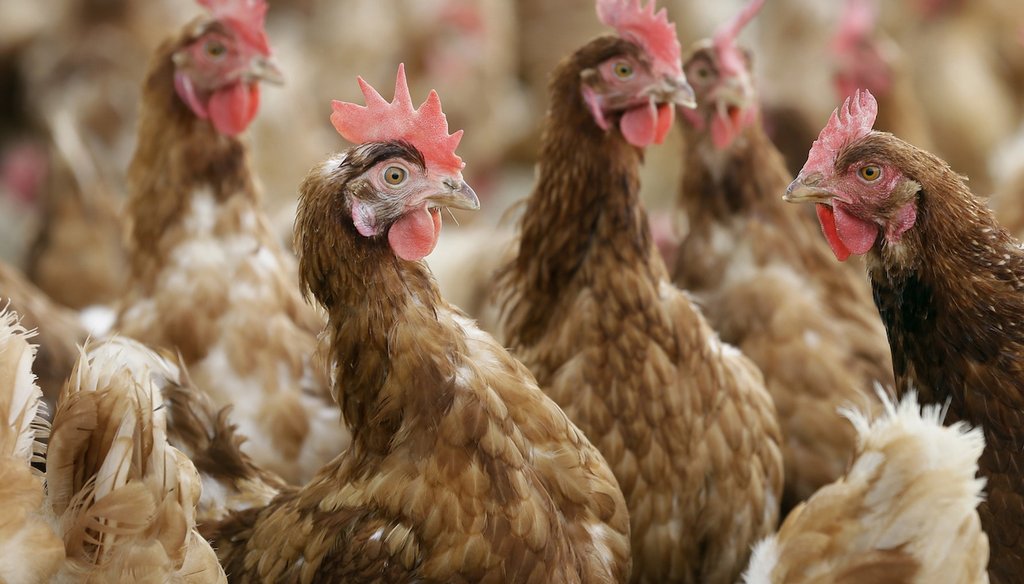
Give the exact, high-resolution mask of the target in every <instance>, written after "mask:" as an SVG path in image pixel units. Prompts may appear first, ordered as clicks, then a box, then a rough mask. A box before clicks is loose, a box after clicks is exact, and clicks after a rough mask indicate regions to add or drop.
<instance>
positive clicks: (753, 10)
mask: <svg viewBox="0 0 1024 584" xmlns="http://www.w3.org/2000/svg"><path fill="white" fill-rule="evenodd" d="M764 3H765V0H750V3H748V4H747V5H746V6H745V7H743V10H740V12H739V13H738V14H737V15H736V16H734V17H732V20H730V21H728V22H726V23H725V24H723V25H722V26H720V27H718V30H716V31H715V34H714V36H713V37H711V42H712V45H714V47H715V52H717V53H718V60H719V64H720V66H721V67H722V69H723V70H724V71H725V72H726V73H729V74H732V75H737V74H739V73H740V72H741V71H744V70H746V64H745V63H744V60H743V56H742V54H741V53H740V50H739V47H738V46H737V45H736V39H737V38H739V36H740V33H741V32H742V31H743V29H744V28H745V27H746V26H747V25H748V24H749V23H750V21H751V20H753V19H754V17H755V16H757V14H758V13H759V12H761V8H763V7H764Z"/></svg>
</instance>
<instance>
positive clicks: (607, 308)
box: [503, 37, 782, 583]
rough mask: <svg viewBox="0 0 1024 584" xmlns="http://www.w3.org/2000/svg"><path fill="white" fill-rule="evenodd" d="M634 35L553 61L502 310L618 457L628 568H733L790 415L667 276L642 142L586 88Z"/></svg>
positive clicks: (684, 577) (547, 383)
mask: <svg viewBox="0 0 1024 584" xmlns="http://www.w3.org/2000/svg"><path fill="white" fill-rule="evenodd" d="M631 47H634V48H631ZM633 51H636V49H635V46H634V45H631V43H629V42H628V41H624V40H622V39H620V38H617V37H601V38H599V39H596V40H595V41H592V42H591V43H590V44H588V45H586V46H585V47H584V48H582V49H580V50H579V51H577V52H576V53H575V54H574V55H572V56H571V57H569V58H567V59H566V60H564V61H563V62H562V63H561V65H560V66H559V67H558V68H557V69H556V71H555V72H554V75H553V78H552V84H551V91H552V96H551V97H552V98H551V104H552V108H551V110H550V111H549V113H548V118H547V120H546V127H545V132H544V138H543V144H544V145H543V148H542V154H541V164H540V168H539V180H538V183H537V186H536V187H535V189H534V192H533V194H532V195H531V196H530V198H529V200H528V203H527V207H526V209H525V213H524V217H523V222H522V225H521V241H520V244H519V251H518V257H517V258H516V259H515V260H513V261H512V262H511V263H510V264H509V265H508V266H507V267H506V268H505V271H504V274H503V278H504V281H503V286H505V289H506V292H507V294H508V295H509V296H508V298H507V305H506V310H507V311H508V312H507V315H506V319H505V323H504V324H505V329H506V333H507V334H508V335H509V342H510V343H511V346H512V347H513V350H514V351H515V353H516V355H517V356H518V357H519V358H520V359H522V360H523V362H524V363H525V364H526V365H527V367H529V368H530V370H531V371H532V372H533V373H534V374H535V375H536V376H537V379H538V382H539V383H540V386H541V387H542V388H543V389H544V390H545V392H547V393H548V395H550V396H551V397H552V398H553V399H554V400H555V401H556V402H558V404H559V405H560V406H561V407H562V408H563V409H564V410H565V411H566V413H567V414H568V415H569V417H570V418H571V419H572V420H573V421H574V422H575V423H576V424H578V425H579V426H580V428H581V429H582V430H583V431H584V432H585V433H586V434H587V436H588V437H590V439H591V440H593V441H594V443H595V444H596V445H597V446H598V448H599V449H600V450H601V452H602V454H604V456H605V458H607V460H608V463H609V464H610V465H611V467H612V469H613V470H614V471H615V476H616V478H617V479H618V481H619V485H620V486H621V487H622V490H623V494H624V495H625V497H626V501H627V504H628V505H629V509H630V519H631V529H632V545H633V558H634V560H633V561H634V571H633V576H632V581H633V582H709V583H714V582H734V581H735V579H736V577H737V576H738V575H739V573H740V571H741V570H742V568H743V567H744V566H745V565H746V559H747V557H748V554H749V550H750V546H751V545H752V544H753V542H754V541H756V540H757V539H759V538H760V537H763V536H764V535H765V534H767V533H770V532H771V530H772V529H773V526H774V525H775V523H776V521H777V519H778V510H779V498H780V496H781V487H782V460H781V453H780V450H779V443H780V437H779V429H778V423H777V421H776V418H775V409H774V407H773V406H772V403H771V397H770V396H769V395H768V393H767V392H766V391H765V387H764V383H763V380H762V377H761V374H760V372H759V371H758V370H757V368H756V367H755V366H754V364H753V363H751V362H750V361H749V360H748V359H747V358H746V357H744V356H743V355H742V354H741V353H740V352H739V351H738V350H736V349H735V348H734V347H732V346H730V345H726V344H724V343H722V342H720V341H719V338H718V335H717V334H716V333H715V332H714V331H713V330H711V328H710V327H709V326H708V324H707V322H706V321H705V320H704V317H703V316H702V315H701V314H700V312H699V311H698V310H697V308H696V307H695V306H694V304H693V303H692V302H691V301H690V299H689V298H688V297H687V296H686V294H684V293H683V292H681V291H680V290H678V289H676V288H675V287H674V286H673V285H672V284H671V282H670V281H669V278H668V274H667V270H666V268H665V265H664V262H663V261H662V260H661V257H660V256H659V255H658V251H657V249H656V248H655V246H654V242H653V241H652V238H651V235H650V231H649V227H648V223H647V216H646V213H645V212H644V210H643V208H642V206H641V204H640V201H639V197H638V187H639V184H638V182H639V181H638V178H637V169H638V167H639V165H640V159H641V151H640V150H639V149H638V148H636V147H634V146H632V145H630V144H628V143H627V142H626V140H625V139H624V138H623V135H622V134H620V133H619V131H618V130H611V131H609V132H605V131H604V130H602V129H601V128H600V127H598V125H597V124H596V123H595V121H594V119H593V118H592V117H591V112H590V111H588V109H587V106H586V104H585V103H584V100H583V98H582V96H581V81H580V80H581V78H582V77H583V72H584V71H586V70H591V71H592V69H591V68H596V67H597V66H598V64H599V63H600V62H602V61H603V60H605V59H609V60H610V61H611V62H614V59H615V56H616V55H618V54H622V55H628V54H633ZM652 107H653V106H652Z"/></svg>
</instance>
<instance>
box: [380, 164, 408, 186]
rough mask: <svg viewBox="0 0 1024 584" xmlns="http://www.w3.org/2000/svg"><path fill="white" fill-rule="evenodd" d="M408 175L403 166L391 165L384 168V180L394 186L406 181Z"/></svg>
mask: <svg viewBox="0 0 1024 584" xmlns="http://www.w3.org/2000/svg"><path fill="white" fill-rule="evenodd" d="M407 176H409V173H408V172H406V171H405V169H404V168H402V167H401V166H389V167H387V168H386V169H385V170H384V182H386V183H388V184H389V185H391V186H393V187H397V186H398V185H400V184H402V183H404V182H405V178H406V177H407Z"/></svg>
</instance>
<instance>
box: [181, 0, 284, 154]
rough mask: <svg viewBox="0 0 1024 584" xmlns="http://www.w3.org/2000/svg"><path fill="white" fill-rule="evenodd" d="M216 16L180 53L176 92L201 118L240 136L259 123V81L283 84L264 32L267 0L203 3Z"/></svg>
mask: <svg viewBox="0 0 1024 584" xmlns="http://www.w3.org/2000/svg"><path fill="white" fill-rule="evenodd" d="M200 3H201V4H203V5H204V6H206V7H207V8H208V9H209V10H210V15H211V17H210V18H203V19H201V20H200V21H198V22H197V23H196V25H195V26H194V27H193V28H192V29H191V34H190V35H189V36H188V37H187V38H186V40H185V41H184V42H183V44H182V47H181V48H180V49H178V50H177V51H175V53H174V56H173V60H174V67H175V73H174V88H175V90H176V91H177V93H178V96H179V97H180V98H181V99H182V100H183V101H184V102H185V103H186V104H187V105H188V107H189V109H191V110H192V112H193V113H194V114H195V115H196V117H198V118H200V119H203V120H206V119H208V120H210V123H212V124H213V126H214V127H215V128H216V129H217V131H218V132H220V133H221V134H224V135H227V136H235V135H238V134H240V133H242V132H244V131H245V129H246V128H247V127H248V126H249V124H250V123H251V122H252V120H253V118H255V117H256V112H257V110H258V109H259V97H260V89H259V81H260V80H263V81H268V82H271V83H281V82H283V79H282V76H281V72H280V70H278V68H277V66H276V65H274V63H273V62H272V61H271V60H270V46H269V45H268V44H267V37H266V33H265V32H264V30H263V20H264V16H265V15H266V11H267V4H266V1H265V0H200Z"/></svg>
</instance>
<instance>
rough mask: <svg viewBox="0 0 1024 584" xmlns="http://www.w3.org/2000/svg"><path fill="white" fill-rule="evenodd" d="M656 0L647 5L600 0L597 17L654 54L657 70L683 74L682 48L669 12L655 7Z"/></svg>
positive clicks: (637, 1)
mask: <svg viewBox="0 0 1024 584" xmlns="http://www.w3.org/2000/svg"><path fill="white" fill-rule="evenodd" d="M654 3H655V0H650V3H649V4H648V5H647V6H646V7H644V6H643V0H597V17H598V18H599V19H600V20H601V22H603V23H605V24H607V25H608V26H610V27H612V28H614V29H615V30H616V31H618V33H619V36H621V37H622V38H624V39H628V40H631V41H633V42H635V43H638V44H639V45H640V46H642V47H643V48H644V50H646V51H647V52H648V53H650V54H651V56H652V57H654V68H655V70H656V72H657V73H662V74H670V75H682V73H683V65H682V62H681V61H680V59H681V55H682V48H681V47H680V46H679V36H678V34H677V33H676V27H675V25H674V24H672V23H671V22H669V21H668V12H667V11H666V10H665V9H664V8H662V9H661V10H659V11H657V12H655V11H654Z"/></svg>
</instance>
